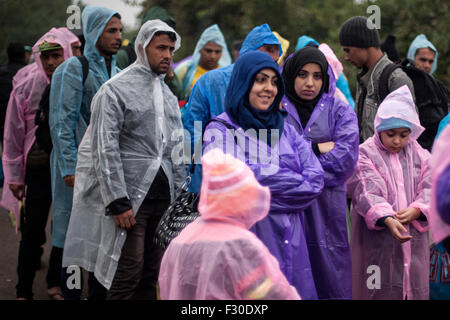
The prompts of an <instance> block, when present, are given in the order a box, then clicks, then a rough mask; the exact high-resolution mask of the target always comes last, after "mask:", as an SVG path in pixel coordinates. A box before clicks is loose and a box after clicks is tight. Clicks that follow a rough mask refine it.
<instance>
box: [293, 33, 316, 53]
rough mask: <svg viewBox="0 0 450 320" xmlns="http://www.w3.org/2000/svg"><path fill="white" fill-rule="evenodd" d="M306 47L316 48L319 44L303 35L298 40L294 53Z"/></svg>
mask: <svg viewBox="0 0 450 320" xmlns="http://www.w3.org/2000/svg"><path fill="white" fill-rule="evenodd" d="M306 46H311V47H318V46H319V43H318V42H317V41H316V40H315V39H313V38H311V37H309V36H306V35H303V36H301V37H299V38H298V40H297V46H296V47H295V51H297V50H300V49H302V48H304V47H306Z"/></svg>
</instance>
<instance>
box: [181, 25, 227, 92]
mask: <svg viewBox="0 0 450 320" xmlns="http://www.w3.org/2000/svg"><path fill="white" fill-rule="evenodd" d="M208 42H212V43H214V44H216V45H219V46H220V47H222V55H221V57H220V59H219V60H218V61H215V60H213V62H210V63H209V64H211V66H210V68H215V67H216V66H213V64H214V62H217V63H218V65H219V67H226V66H228V65H229V64H230V63H231V56H230V53H229V52H228V48H227V43H226V41H225V38H224V36H223V34H222V31H220V28H219V26H218V25H217V24H214V25H212V26H210V27H208V28H206V29H205V30H204V31H203V33H202V34H201V36H200V39H199V40H198V41H197V45H196V46H195V49H194V53H193V54H192V59H191V60H190V61H189V63H188V66H187V70H186V75H185V76H184V78H183V89H184V91H185V94H186V97H188V96H189V93H190V89H191V87H192V80H193V79H194V76H195V73H196V72H197V66H198V64H199V62H200V60H201V59H202V54H201V50H202V49H203V47H204V46H205V45H206V44H207V43H208Z"/></svg>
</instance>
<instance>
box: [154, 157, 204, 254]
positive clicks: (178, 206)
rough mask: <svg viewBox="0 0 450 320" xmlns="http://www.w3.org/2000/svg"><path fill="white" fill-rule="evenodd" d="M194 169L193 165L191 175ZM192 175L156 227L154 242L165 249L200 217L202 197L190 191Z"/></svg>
mask: <svg viewBox="0 0 450 320" xmlns="http://www.w3.org/2000/svg"><path fill="white" fill-rule="evenodd" d="M194 167H195V166H194V164H192V165H191V169H190V172H189V173H190V175H191V174H192V173H193V171H194ZM190 175H189V176H188V178H187V180H186V182H185V183H184V185H183V186H182V187H181V188H180V192H179V194H178V196H177V197H176V198H175V200H174V201H173V202H172V203H171V204H170V206H169V207H168V208H167V210H166V211H165V212H164V214H163V216H162V217H161V220H160V221H159V223H158V226H157V227H156V231H155V238H154V242H155V244H157V245H159V246H160V247H161V248H163V249H165V248H167V246H168V245H169V243H170V241H172V239H173V238H175V237H176V236H178V234H179V233H180V232H181V230H183V229H184V228H185V227H186V226H187V225H188V224H189V223H191V222H192V221H194V220H195V219H197V217H198V216H199V215H200V214H199V212H198V209H197V207H198V200H199V197H200V195H199V194H196V193H194V192H189V191H188V187H189V184H190V180H191V176H190Z"/></svg>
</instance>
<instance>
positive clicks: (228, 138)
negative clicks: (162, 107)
mask: <svg viewBox="0 0 450 320" xmlns="http://www.w3.org/2000/svg"><path fill="white" fill-rule="evenodd" d="M283 95H284V85H283V80H282V78H281V75H280V73H279V71H278V65H277V64H276V63H275V62H274V61H273V59H272V58H271V57H270V56H269V55H268V54H266V53H263V52H259V51H252V52H248V53H245V54H243V55H241V56H240V57H239V58H238V60H237V61H236V63H235V66H234V69H233V73H232V75H231V79H230V83H229V86H228V89H227V93H226V96H225V112H224V113H222V114H220V115H219V116H217V117H215V118H213V120H212V122H211V123H209V125H207V127H206V130H205V134H204V136H203V139H204V144H203V152H204V153H206V152H207V151H209V150H210V149H212V148H220V149H222V150H223V151H224V152H225V153H230V154H232V155H233V156H235V157H237V158H238V159H240V160H242V161H244V162H245V163H246V164H247V165H248V166H249V167H250V168H251V169H252V171H253V172H254V173H255V177H256V179H257V180H258V181H259V182H260V183H261V184H262V185H264V186H268V187H269V188H270V191H271V203H270V211H269V214H268V215H267V216H266V217H265V218H264V219H263V220H261V221H259V222H258V223H256V224H255V225H254V226H253V227H252V229H251V231H252V232H254V233H255V234H256V236H258V238H259V239H261V240H262V242H263V243H264V244H265V245H266V246H267V247H268V248H269V251H270V252H271V253H272V254H273V255H274V256H275V257H276V258H277V259H278V261H279V263H280V267H281V270H282V271H283V273H284V274H285V276H286V278H287V279H288V280H289V282H290V283H291V284H292V285H293V286H294V287H295V288H296V289H297V291H298V293H299V294H300V296H301V297H302V299H317V293H316V289H315V285H314V280H313V275H312V272H311V266H310V262H309V255H308V251H307V245H306V241H305V236H304V228H303V221H302V210H304V209H305V208H306V207H307V206H308V205H310V204H311V203H312V201H313V200H314V199H315V198H316V197H317V196H318V195H319V194H320V192H321V191H322V188H323V170H322V167H321V166H320V163H319V161H318V160H317V158H316V157H315V155H314V153H313V152H312V149H311V145H310V143H309V142H307V141H306V140H304V139H303V137H302V136H301V135H299V134H297V132H296V131H295V128H294V127H293V126H292V125H291V124H289V123H287V122H285V121H284V118H285V117H286V111H284V110H283V109H281V108H280V102H281V99H282V97H283ZM248 258H250V257H248Z"/></svg>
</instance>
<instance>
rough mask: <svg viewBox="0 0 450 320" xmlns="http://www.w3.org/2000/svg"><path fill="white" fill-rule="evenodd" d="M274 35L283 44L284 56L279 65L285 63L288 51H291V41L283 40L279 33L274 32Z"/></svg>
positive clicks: (281, 57)
mask: <svg viewBox="0 0 450 320" xmlns="http://www.w3.org/2000/svg"><path fill="white" fill-rule="evenodd" d="M273 34H274V35H275V37H277V39H278V41H280V43H281V49H282V50H283V55H281V56H280V58H279V59H278V64H280V63H281V61H283V59H284V57H285V56H286V54H287V52H288V49H289V45H290V42H289V40H287V39H285V38H283V37H282V36H281V35H280V34H279V33H278V32H276V31H273Z"/></svg>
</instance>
